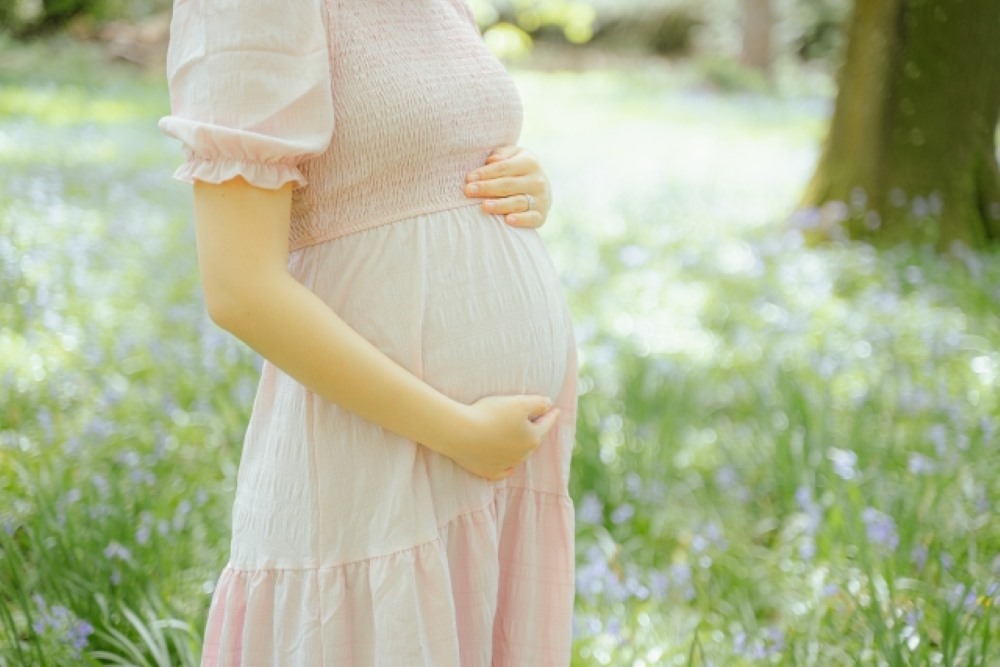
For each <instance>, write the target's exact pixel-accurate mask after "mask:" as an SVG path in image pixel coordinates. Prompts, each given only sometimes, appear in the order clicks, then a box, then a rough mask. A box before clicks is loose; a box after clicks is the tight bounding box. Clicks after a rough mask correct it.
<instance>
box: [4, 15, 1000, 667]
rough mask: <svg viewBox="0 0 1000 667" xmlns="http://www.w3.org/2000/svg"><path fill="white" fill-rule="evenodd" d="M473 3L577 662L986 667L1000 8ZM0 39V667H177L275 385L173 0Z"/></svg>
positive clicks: (190, 648) (997, 484)
mask: <svg viewBox="0 0 1000 667" xmlns="http://www.w3.org/2000/svg"><path fill="white" fill-rule="evenodd" d="M471 4H473V6H474V9H475V11H476V13H477V17H478V18H479V19H480V23H481V27H482V29H483V30H484V35H485V38H486V40H487V42H488V43H489V44H490V46H491V47H492V48H493V49H494V50H495V51H496V52H497V53H498V54H499V55H501V56H502V57H503V58H505V59H506V61H507V62H508V63H509V65H510V67H511V69H512V71H513V72H514V74H515V78H516V80H517V82H518V85H519V87H520V89H521V92H522V95H523V96H524V99H525V107H526V110H527V117H526V126H525V135H524V140H523V143H524V144H525V145H528V146H531V147H532V148H533V149H534V150H535V151H536V153H538V154H539V156H540V157H541V159H542V163H543V164H544V165H545V166H546V169H547V171H548V172H549V175H550V177H551V179H552V181H553V186H554V189H555V192H556V195H557V207H556V209H555V211H554V212H553V215H552V218H551V220H550V221H549V223H548V224H547V225H546V227H545V228H544V229H543V230H542V231H543V235H544V236H545V239H546V242H547V244H548V245H549V247H550V249H551V252H552V255H553V258H554V260H555V262H556V264H557V266H558V267H559V269H560V272H561V275H562V277H563V282H564V285H565V288H566V292H567V295H568V297H569V299H570V303H571V307H572V309H573V313H574V320H575V323H576V327H577V337H578V340H579V346H580V355H581V362H582V363H581V382H580V385H581V398H580V416H579V439H578V445H577V452H576V456H575V461H574V468H573V488H572V493H573V497H574V499H575V502H576V506H577V519H578V531H577V546H578V548H577V552H578V577H577V591H578V596H577V614H576V619H575V620H576V623H575V640H574V665H635V666H652V665H716V666H727V667H728V666H730V665H735V666H742V665H756V664H777V665H815V666H820V667H826V666H830V665H837V666H839V665H843V666H845V667H846V666H848V665H891V666H896V665H983V666H986V665H995V664H1000V616H998V613H997V611H996V606H997V604H1000V556H998V554H1000V521H997V519H996V510H995V508H996V507H997V506H998V504H1000V458H998V457H997V455H996V451H997V448H996V445H997V443H998V437H1000V433H998V432H1000V390H998V382H1000V261H998V260H1000V257H998V251H997V248H996V240H997V239H998V238H1000V176H998V171H997V148H996V138H997V119H998V113H1000V67H998V66H997V63H1000V5H998V3H996V2H995V1H994V0H906V1H904V0H882V1H879V2H874V1H872V0H857V1H856V2H849V1H847V0H801V1H793V0H703V1H701V2H693V1H684V0H649V1H648V2H637V1H613V0H593V1H591V2H570V1H568V0H566V1H555V0H552V1H548V0H524V1H523V2H508V3H500V2H495V3H494V2H485V1H483V0H477V1H476V2H472V3H471ZM0 26H2V27H0V665H11V666H14V665H69V664H95V665H96V664H113V665H125V664H130V665H131V664H137V665H158V666H159V665H192V664H196V662H197V656H198V653H199V644H200V636H201V630H202V627H203V623H204V618H205V613H206V611H207V606H208V602H209V599H210V594H211V591H212V588H213V586H214V581H215V577H216V576H217V575H218V572H219V571H220V569H221V567H222V566H223V564H224V561H225V558H226V551H227V547H228V543H227V541H228V521H229V509H230V504H231V501H232V491H233V484H234V480H235V470H236V464H237V461H238V456H239V448H240V442H241V437H242V432H243V429H244V427H245V425H246V420H247V417H248V413H249V407H250V402H251V400H252V397H253V393H254V391H255V384H256V379H257V373H258V365H257V364H258V362H257V361H256V360H255V359H254V357H253V355H252V354H251V353H250V352H249V351H248V350H247V349H246V348H244V347H242V346H241V345H240V344H239V343H237V342H235V341H234V340H232V339H231V338H230V337H228V336H227V335H225V334H223V333H222V332H221V331H219V330H218V329H216V328H215V327H214V326H213V325H211V323H210V322H209V321H208V319H207V317H206V315H205V313H204V307H203V304H202V303H201V296H200V292H199V289H198V285H197V271H196V264H195V256H194V252H193V233H192V228H191V224H190V219H191V211H190V195H189V193H188V192H187V190H185V189H184V188H183V186H180V185H179V184H176V183H173V182H172V181H171V180H170V178H169V176H170V172H171V171H172V169H173V168H174V167H175V166H176V165H177V164H178V163H179V160H180V152H179V149H178V147H177V146H176V145H174V144H173V143H172V142H170V141H169V140H167V139H166V138H164V137H162V136H160V135H159V134H158V132H157V131H156V120H157V119H158V118H159V117H160V116H162V115H164V114H165V113H167V111H168V101H167V96H166V88H165V81H164V76H163V70H162V64H163V56H164V49H165V45H166V37H167V29H168V26H169V3H167V2H162V1H149V2H125V1H124V0H118V1H116V0H103V1H88V0H46V1H44V2H43V1H40V0H33V1H28V0H0Z"/></svg>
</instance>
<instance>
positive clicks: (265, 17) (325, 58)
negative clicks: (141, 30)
mask: <svg viewBox="0 0 1000 667" xmlns="http://www.w3.org/2000/svg"><path fill="white" fill-rule="evenodd" d="M326 25H327V16H326V11H325V0H296V1H294V2H292V1H284V2H283V1H280V0H174V13H173V16H172V18H171V23H170V45H169V48H168V51H167V82H168V86H169V91H170V107H171V115H169V116H165V117H163V118H161V119H160V122H159V128H160V131H161V132H163V133H164V134H166V135H168V136H171V137H174V138H176V139H179V140H180V141H181V144H182V147H183V150H184V154H185V156H186V157H187V160H186V162H184V164H182V165H181V166H180V168H178V169H177V171H176V172H175V173H174V178H176V179H177V180H180V181H183V182H185V183H193V182H194V181H195V180H202V181H207V182H209V183H221V182H223V181H226V180H229V179H231V178H234V177H236V176H243V177H244V178H245V179H246V180H247V181H248V182H250V183H252V184H253V185H256V186H258V187H262V188H268V189H276V188H279V187H281V186H282V185H284V184H285V183H288V182H293V183H295V187H302V186H304V185H306V179H305V177H304V176H303V175H302V172H301V171H300V170H299V169H298V165H299V164H300V163H301V162H303V161H305V160H307V159H310V158H313V157H316V156H318V155H321V154H322V153H323V152H324V151H325V150H326V148H327V146H328V145H329V143H330V139H331V136H332V134H333V92H332V90H331V77H330V57H329V50H328V44H327V31H326Z"/></svg>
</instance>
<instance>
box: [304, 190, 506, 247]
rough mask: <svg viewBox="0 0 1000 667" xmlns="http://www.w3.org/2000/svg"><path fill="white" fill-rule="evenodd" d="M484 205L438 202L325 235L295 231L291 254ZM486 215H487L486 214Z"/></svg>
mask: <svg viewBox="0 0 1000 667" xmlns="http://www.w3.org/2000/svg"><path fill="white" fill-rule="evenodd" d="M481 204H482V202H480V201H468V202H448V203H443V202H438V203H434V204H428V205H427V206H425V207H420V208H415V209H413V210H412V211H408V212H406V213H404V214H403V215H402V216H400V217H397V216H386V217H385V218H382V219H379V218H376V219H374V220H369V221H366V222H363V223H359V224H355V225H351V226H349V227H341V228H337V229H329V230H325V231H324V233H319V234H316V235H312V234H310V233H309V231H310V230H309V227H307V226H306V227H303V228H301V229H300V230H297V231H293V232H292V233H291V235H290V238H289V252H297V251H299V250H302V249H303V248H308V247H310V246H315V245H320V244H323V243H329V242H330V241H337V240H339V239H342V238H344V237H347V236H351V235H353V234H360V233H361V232H367V231H368V230H370V229H376V228H378V227H384V226H386V225H394V224H396V223H400V222H407V221H410V220H414V219H416V218H420V217H423V216H425V215H433V214H434V213H444V212H446V211H457V210H459V209H463V208H472V207H474V206H475V207H478V206H480V205H481ZM484 215H486V214H485V213H484ZM489 217H491V218H497V217H499V216H489Z"/></svg>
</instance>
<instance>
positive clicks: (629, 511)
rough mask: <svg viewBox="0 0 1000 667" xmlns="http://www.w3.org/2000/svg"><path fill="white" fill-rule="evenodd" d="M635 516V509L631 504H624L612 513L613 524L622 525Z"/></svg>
mask: <svg viewBox="0 0 1000 667" xmlns="http://www.w3.org/2000/svg"><path fill="white" fill-rule="evenodd" d="M633 516H635V508H634V507H632V504H631V503H622V504H621V505H619V506H618V507H616V508H615V510H614V511H613V512H612V513H611V522H612V523H614V524H615V525H621V524H623V523H625V522H626V521H628V520H629V519H631V518H632V517H633Z"/></svg>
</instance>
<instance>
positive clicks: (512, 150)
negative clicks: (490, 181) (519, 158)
mask: <svg viewBox="0 0 1000 667" xmlns="http://www.w3.org/2000/svg"><path fill="white" fill-rule="evenodd" d="M523 152H525V151H524V149H523V148H521V147H520V146H501V147H500V148H498V149H496V150H495V151H493V152H492V153H490V156H489V157H487V158H486V164H492V163H494V162H500V161H502V160H509V159H511V158H512V157H514V156H515V155H517V154H518V153H523Z"/></svg>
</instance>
